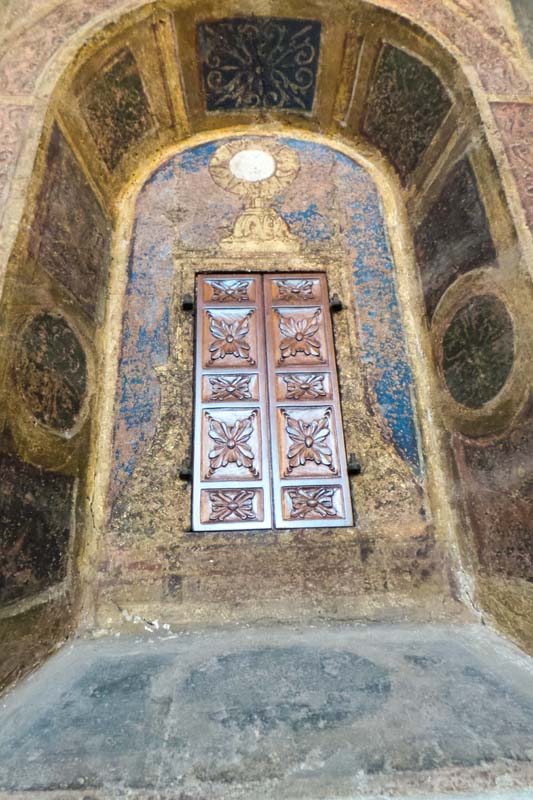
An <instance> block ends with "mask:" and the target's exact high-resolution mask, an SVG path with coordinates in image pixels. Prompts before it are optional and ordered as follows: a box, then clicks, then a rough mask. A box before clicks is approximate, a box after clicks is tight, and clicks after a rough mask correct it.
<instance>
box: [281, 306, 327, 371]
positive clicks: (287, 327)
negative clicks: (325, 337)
mask: <svg viewBox="0 0 533 800" xmlns="http://www.w3.org/2000/svg"><path fill="white" fill-rule="evenodd" d="M320 313H321V312H320V309H319V308H317V310H316V311H315V312H314V313H313V314H312V315H302V316H299V317H297V316H289V315H288V314H283V313H282V312H281V311H279V310H278V309H276V314H277V315H278V321H279V331H280V333H281V336H282V338H281V341H280V344H279V349H280V351H281V358H282V360H283V359H287V358H291V357H292V358H294V357H295V356H296V355H298V353H301V354H303V355H306V356H312V357H313V358H317V359H320V358H321V343H320V339H319V338H318V337H317V334H318V332H319V330H320Z"/></svg>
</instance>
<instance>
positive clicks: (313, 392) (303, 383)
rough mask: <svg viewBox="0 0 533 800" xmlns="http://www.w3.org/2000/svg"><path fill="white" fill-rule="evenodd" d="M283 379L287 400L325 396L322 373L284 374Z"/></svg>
mask: <svg viewBox="0 0 533 800" xmlns="http://www.w3.org/2000/svg"><path fill="white" fill-rule="evenodd" d="M283 381H284V382H285V384H286V385H287V398H288V399H289V400H301V399H302V398H308V397H311V398H314V397H325V396H326V391H325V389H324V376H323V375H285V376H284V377H283Z"/></svg>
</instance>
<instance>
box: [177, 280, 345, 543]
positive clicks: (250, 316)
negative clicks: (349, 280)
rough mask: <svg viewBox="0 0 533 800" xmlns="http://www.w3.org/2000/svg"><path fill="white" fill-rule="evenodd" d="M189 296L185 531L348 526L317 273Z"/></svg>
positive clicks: (209, 288) (202, 284) (331, 354)
mask: <svg viewBox="0 0 533 800" xmlns="http://www.w3.org/2000/svg"><path fill="white" fill-rule="evenodd" d="M196 289H197V316H196V365H195V369H196V374H195V425H194V431H195V433H194V474H193V529H194V530H199V531H207V530H243V529H264V528H268V529H270V528H308V527H327V526H349V525H352V524H353V517H352V508H351V499H350V489H349V482H348V473H347V466H346V454H345V448H344V437H343V427H342V417H341V408H340V402H339V387H338V380H337V369H336V363H335V348H334V342H333V332H332V325H331V318H330V310H329V295H328V287H327V279H326V275H325V274H323V273H317V272H313V273H301V274H295V273H292V272H291V273H278V274H275V273H267V274H233V273H224V274H216V275H215V274H205V275H198V276H197V286H196Z"/></svg>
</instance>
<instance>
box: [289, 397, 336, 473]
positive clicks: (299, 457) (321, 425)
mask: <svg viewBox="0 0 533 800" xmlns="http://www.w3.org/2000/svg"><path fill="white" fill-rule="evenodd" d="M283 413H284V416H285V423H286V424H285V430H286V432H287V436H288V437H289V439H290V440H291V442H292V444H291V446H290V447H289V450H288V451H287V461H288V464H289V466H288V469H287V473H288V474H290V473H291V472H292V471H293V470H294V469H296V467H303V466H305V464H306V462H308V461H312V462H314V463H315V464H317V465H319V466H320V465H323V466H326V467H328V469H329V470H331V471H332V472H335V467H334V466H333V451H332V449H331V447H330V446H329V439H330V436H331V429H330V420H331V411H330V410H329V409H328V410H327V411H326V413H325V414H324V415H323V416H322V417H318V419H314V420H312V421H311V422H304V420H301V419H295V418H294V417H291V416H290V415H289V414H287V412H285V411H284V412H283Z"/></svg>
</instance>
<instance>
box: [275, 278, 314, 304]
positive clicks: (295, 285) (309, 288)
mask: <svg viewBox="0 0 533 800" xmlns="http://www.w3.org/2000/svg"><path fill="white" fill-rule="evenodd" d="M276 286H277V287H278V294H279V299H280V300H312V299H313V281H308V280H300V281H297V280H279V281H276Z"/></svg>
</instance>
